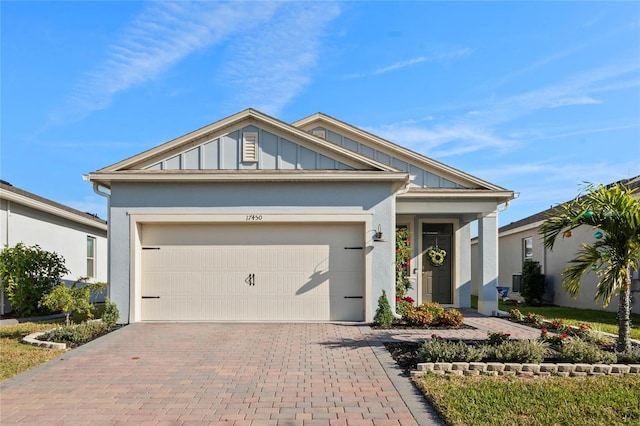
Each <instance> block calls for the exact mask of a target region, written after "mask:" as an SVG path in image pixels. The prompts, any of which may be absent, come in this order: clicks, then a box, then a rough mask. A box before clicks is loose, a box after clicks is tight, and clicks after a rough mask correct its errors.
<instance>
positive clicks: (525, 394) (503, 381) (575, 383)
mask: <svg viewBox="0 0 640 426" xmlns="http://www.w3.org/2000/svg"><path fill="white" fill-rule="evenodd" d="M414 380H415V381H416V384H417V385H418V387H419V388H420V389H421V390H422V392H423V393H424V394H425V396H426V397H427V399H428V400H429V401H430V402H431V403H432V404H433V406H434V407H435V409H436V410H437V411H438V412H439V413H440V415H441V417H442V418H443V419H444V420H445V421H446V422H447V424H450V425H458V426H466V425H469V426H471V425H473V426H483V425H491V426H500V425H509V426H511V425H541V426H542V425H637V424H640V376H638V375H626V376H618V377H614V376H601V377H587V378H570V379H568V378H563V377H547V378H536V379H531V378H516V377H503V376H501V377H489V376H479V377H460V376H456V377H452V376H436V375H423V376H418V377H416V378H415V379H414Z"/></svg>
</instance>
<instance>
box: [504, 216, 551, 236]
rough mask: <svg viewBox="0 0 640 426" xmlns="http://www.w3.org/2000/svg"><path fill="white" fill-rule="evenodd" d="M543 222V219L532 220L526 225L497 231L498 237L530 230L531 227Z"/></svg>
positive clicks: (539, 225) (537, 226) (536, 226)
mask: <svg viewBox="0 0 640 426" xmlns="http://www.w3.org/2000/svg"><path fill="white" fill-rule="evenodd" d="M543 223H544V220H539V221H537V222H533V223H530V224H528V225H522V226H519V227H517V228H513V229H509V230H508V231H504V232H499V233H498V237H506V236H509V235H513V234H519V233H520V232H525V231H530V230H532V229H536V228H539V227H541V226H542V224H543Z"/></svg>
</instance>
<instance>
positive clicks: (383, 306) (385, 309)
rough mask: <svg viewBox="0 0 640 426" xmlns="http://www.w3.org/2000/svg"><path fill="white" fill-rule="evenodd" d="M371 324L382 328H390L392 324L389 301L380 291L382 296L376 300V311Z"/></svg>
mask: <svg viewBox="0 0 640 426" xmlns="http://www.w3.org/2000/svg"><path fill="white" fill-rule="evenodd" d="M373 323H374V324H375V325H377V326H379V327H382V328H390V327H391V325H392V324H393V312H392V311H391V305H390V304H389V299H387V292H386V291H384V290H382V295H380V297H379V298H378V310H377V311H376V315H375V316H374V317H373Z"/></svg>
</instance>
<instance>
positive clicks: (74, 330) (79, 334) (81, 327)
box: [46, 321, 109, 345]
mask: <svg viewBox="0 0 640 426" xmlns="http://www.w3.org/2000/svg"><path fill="white" fill-rule="evenodd" d="M108 331H109V327H108V326H107V325H106V324H105V323H104V322H102V321H87V322H83V323H80V324H73V325H67V326H64V327H61V328H57V329H55V330H53V331H52V332H51V334H50V335H49V336H48V337H47V339H46V340H49V341H53V342H59V343H69V344H76V345H78V344H82V343H86V342H89V341H91V340H93V339H95V338H96V337H99V336H101V335H103V334H105V333H107V332H108Z"/></svg>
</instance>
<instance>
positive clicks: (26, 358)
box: [0, 305, 104, 381]
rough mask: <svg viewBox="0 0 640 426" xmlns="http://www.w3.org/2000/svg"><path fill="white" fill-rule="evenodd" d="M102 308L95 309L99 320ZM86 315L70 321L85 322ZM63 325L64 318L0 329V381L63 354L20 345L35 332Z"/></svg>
mask: <svg viewBox="0 0 640 426" xmlns="http://www.w3.org/2000/svg"><path fill="white" fill-rule="evenodd" d="M103 312H104V306H103V305H98V306H96V307H95V311H94V317H95V318H100V316H101V315H102V313H103ZM86 319H87V315H86V314H74V315H73V316H72V321H73V322H75V323H80V322H82V321H86ZM63 324H64V318H61V319H59V320H55V321H50V322H47V323H40V322H26V323H22V324H16V325H6V326H2V327H0V381H2V380H6V379H8V378H10V377H13V376H15V375H17V374H20V373H22V372H24V371H27V370H29V369H31V368H33V367H35V366H37V365H40V364H42V363H44V362H47V361H49V360H50V359H53V358H55V357H57V356H58V355H60V354H61V353H63V352H64V351H62V350H55V349H47V348H40V347H37V346H32V345H27V344H25V343H22V338H23V337H25V336H26V335H28V334H31V333H34V332H36V331H45V330H51V329H52V328H56V327H60V326H61V325H63Z"/></svg>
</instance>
